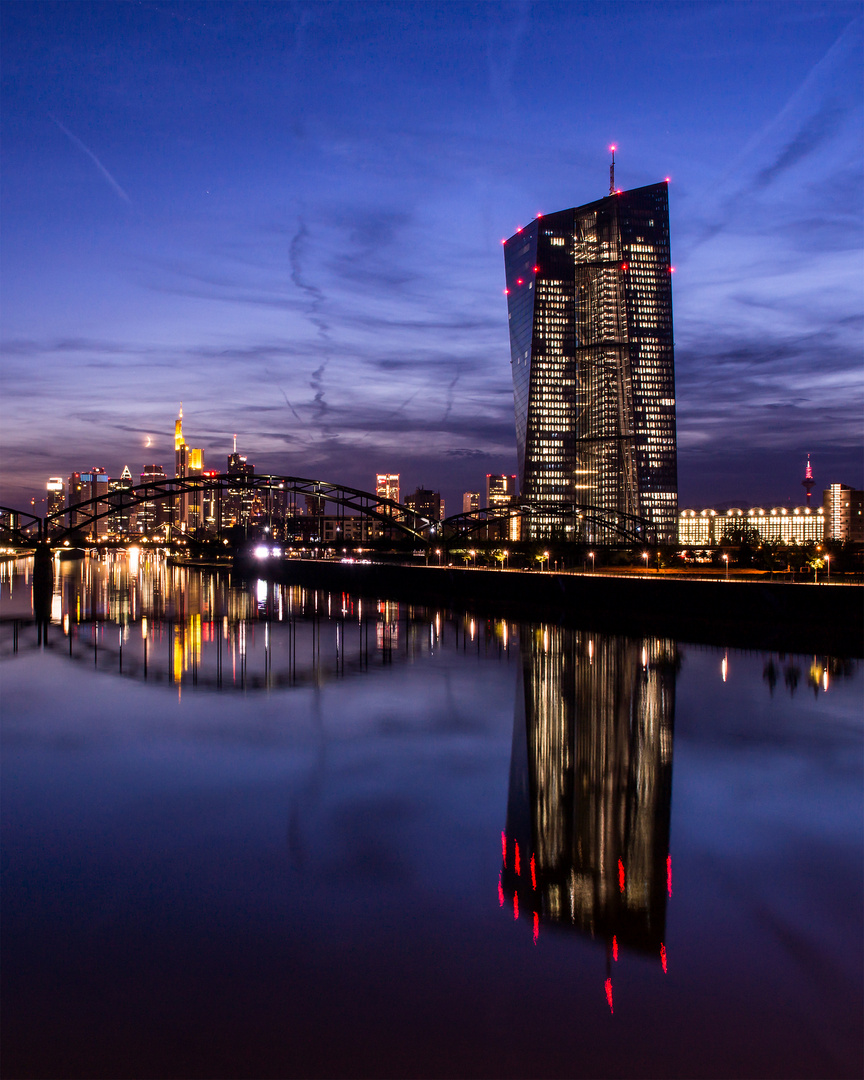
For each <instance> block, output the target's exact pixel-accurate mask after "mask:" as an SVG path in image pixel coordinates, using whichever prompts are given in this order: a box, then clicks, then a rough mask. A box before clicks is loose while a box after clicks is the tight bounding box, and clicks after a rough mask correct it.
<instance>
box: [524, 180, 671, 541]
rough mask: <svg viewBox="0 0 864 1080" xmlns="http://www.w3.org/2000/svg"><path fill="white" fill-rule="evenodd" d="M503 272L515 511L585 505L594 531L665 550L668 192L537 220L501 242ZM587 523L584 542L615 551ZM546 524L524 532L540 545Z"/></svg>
mask: <svg viewBox="0 0 864 1080" xmlns="http://www.w3.org/2000/svg"><path fill="white" fill-rule="evenodd" d="M504 262H505V270H506V281H507V289H506V292H507V305H508V318H509V322H510V351H511V367H512V373H513V389H514V399H515V410H516V440H517V449H518V464H519V493H520V496H521V499H522V501H523V502H528V503H532V502H536V503H540V504H551V505H553V506H554V505H556V504H557V505H559V506H561V507H565V506H567V505H568V504H570V505H572V504H584V505H587V506H590V507H595V508H597V509H599V510H601V511H602V512H603V515H602V518H601V522H602V520H608V519H610V518H611V519H612V520H615V518H616V515H632V516H633V517H636V518H641V519H643V520H644V521H645V522H646V523H647V529H646V532H647V535H648V537H649V538H650V537H651V536H654V537H656V539H657V540H658V541H661V542H670V543H674V541H675V535H676V525H677V502H678V470H677V450H676V437H675V373H674V360H673V342H672V287H671V273H672V267H671V266H670V256H669V204H668V192H667V185H666V184H665V183H661V184H652V185H650V186H648V187H643V188H636V189H634V190H632V191H618V192H615V193H614V194H611V195H609V196H607V197H606V198H603V199H598V200H597V201H596V202H592V203H588V204H587V205H585V206H578V207H575V208H573V209H570V210H562V211H560V212H557V213H554V214H547V215H545V216H543V217H538V218H536V219H535V220H534V221H533V222H532V223H531V224H530V225H528V226H527V227H525V228H524V229H520V230H518V231H517V232H516V233H515V235H513V236H511V237H510V239H509V240H505V241H504ZM588 518H589V515H588V514H586V515H585V518H584V520H585V524H584V525H583V526H582V529H583V531H582V534H581V537H582V539H585V540H588V541H590V542H592V543H598V542H604V541H605V542H614V541H615V540H616V539H617V535H616V533H615V531H614V530H613V529H611V528H609V527H608V526H605V525H603V524H602V523H597V519H595V522H593V523H591V522H589V521H588ZM574 520H575V519H574ZM620 520H621V521H624V520H626V519H625V518H624V517H623V516H622V517H621V519H620ZM556 523H559V527H560V519H559V518H557V517H556V516H555V515H553V514H549V515H546V516H544V515H543V514H542V513H541V514H539V515H536V516H532V518H531V524H530V525H529V530H530V532H531V535H532V536H536V537H537V538H540V537H542V536H544V535H550V534H551V533H552V530H553V529H554V528H555V527H556ZM566 528H567V529H568V531H570V532H572V533H573V536H574V538H576V537H577V535H578V532H577V531H576V530H578V526H576V525H573V524H569V525H568V526H566Z"/></svg>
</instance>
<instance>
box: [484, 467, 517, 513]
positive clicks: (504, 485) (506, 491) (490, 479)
mask: <svg viewBox="0 0 864 1080" xmlns="http://www.w3.org/2000/svg"><path fill="white" fill-rule="evenodd" d="M515 498H516V477H515V476H512V475H511V476H508V475H507V474H506V473H500V474H499V473H486V505H487V506H509V505H510V503H512V502H513V500H514V499H515Z"/></svg>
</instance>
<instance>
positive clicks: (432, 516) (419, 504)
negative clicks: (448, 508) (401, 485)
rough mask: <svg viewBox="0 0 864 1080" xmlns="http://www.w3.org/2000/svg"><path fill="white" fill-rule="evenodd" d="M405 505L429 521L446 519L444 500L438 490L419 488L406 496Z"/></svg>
mask: <svg viewBox="0 0 864 1080" xmlns="http://www.w3.org/2000/svg"><path fill="white" fill-rule="evenodd" d="M405 505H406V506H407V507H408V508H409V509H410V510H413V511H414V513H415V514H419V515H420V516H421V517H424V518H428V520H429V521H443V519H444V500H443V499H442V498H441V494H440V492H438V491H430V490H429V489H428V488H417V490H416V491H415V492H414V494H413V495H409V496H408V497H407V498H406V500H405Z"/></svg>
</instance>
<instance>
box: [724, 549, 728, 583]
mask: <svg viewBox="0 0 864 1080" xmlns="http://www.w3.org/2000/svg"><path fill="white" fill-rule="evenodd" d="M723 562H725V563H726V580H727V581H728V580H729V556H728V555H724V556H723Z"/></svg>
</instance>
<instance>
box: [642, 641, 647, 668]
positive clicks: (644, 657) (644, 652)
mask: <svg viewBox="0 0 864 1080" xmlns="http://www.w3.org/2000/svg"><path fill="white" fill-rule="evenodd" d="M642 667H643V668H646V667H648V649H647V647H646V646H645V645H643V646H642Z"/></svg>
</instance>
